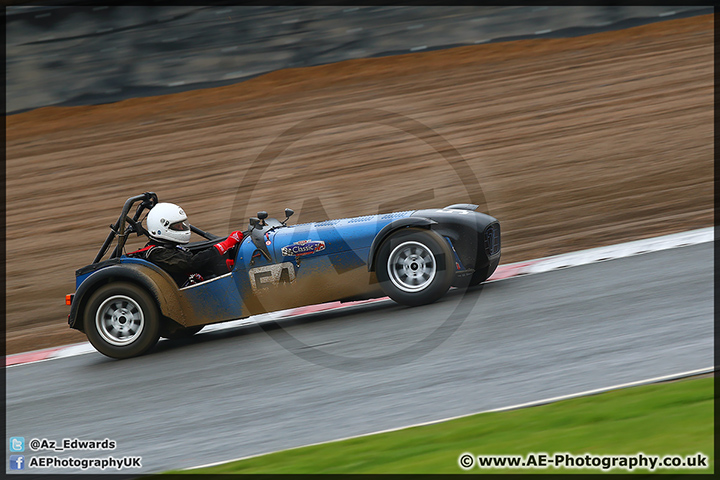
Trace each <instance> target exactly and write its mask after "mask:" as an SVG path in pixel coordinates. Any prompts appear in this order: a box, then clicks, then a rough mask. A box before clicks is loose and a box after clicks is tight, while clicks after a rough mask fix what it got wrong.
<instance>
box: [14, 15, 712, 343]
mask: <svg viewBox="0 0 720 480" xmlns="http://www.w3.org/2000/svg"><path fill="white" fill-rule="evenodd" d="M358 109H365V110H363V111H364V112H368V111H372V112H377V109H380V110H384V111H386V112H390V113H388V114H386V115H385V114H381V115H376V113H372V115H375V117H373V118H369V119H368V118H359V117H358V115H359V114H358ZM367 109H375V110H367ZM318 115H319V116H320V117H319V118H318V119H316V120H313V122H316V123H315V127H316V128H315V129H314V131H309V130H306V131H301V132H300V133H302V134H304V136H302V135H296V136H294V137H287V136H285V137H280V136H281V134H283V133H284V132H286V131H287V130H288V129H290V128H291V127H293V126H296V127H295V128H298V127H297V125H298V124H299V125H300V126H307V125H308V123H307V119H308V118H310V117H314V116H318ZM361 115H363V114H361ZM365 120H368V121H365ZM414 122H420V123H421V124H423V125H424V126H426V127H428V128H429V129H430V130H431V131H434V132H436V133H437V134H439V135H441V136H442V137H443V138H444V139H445V140H447V141H448V142H449V143H450V145H451V146H452V147H453V148H454V149H455V150H456V151H457V152H458V153H459V154H460V155H461V156H462V158H463V161H464V162H465V163H466V164H467V165H468V166H469V168H470V169H471V170H472V173H473V175H474V176H475V177H476V178H477V180H478V183H479V185H480V186H481V187H482V193H483V195H484V197H485V200H486V202H487V210H488V212H489V213H490V214H492V215H494V216H496V217H497V218H498V219H500V221H501V223H502V227H503V234H504V237H503V248H504V254H503V263H510V262H515V261H519V260H523V259H528V258H534V257H539V256H546V255H553V254H557V253H562V252H567V251H571V250H577V249H583V248H590V247H596V246H601V245H607V244H611V243H617V242H622V241H628V240H633V239H639V238H645V237H651V236H656V235H662V234H667V233H672V232H678V231H683V230H689V229H693V228H700V227H706V226H710V225H712V223H713V17H712V16H711V15H708V16H701V17H694V18H689V19H683V20H674V21H668V22H662V23H657V24H653V25H647V26H643V27H638V28H634V29H629V30H624V31H618V32H608V33H602V34H597V35H591V36H586V37H580V38H575V39H560V40H531V41H519V42H511V43H506V44H490V45H478V46H472V47H461V48H456V49H452V50H446V51H438V52H427V53H417V54H412V55H405V56H399V57H391V58H379V59H364V60H352V61H347V62H342V63H339V64H333V65H327V66H320V67H312V68H305V69H297V70H284V71H279V72H275V73H272V74H268V75H265V76H262V77H259V78H256V79H254V80H251V81H248V82H244V83H241V84H237V85H234V86H229V87H221V88H217V89H209V90H202V91H194V92H186V93H182V94H177V95H169V96H164V97H153V98H143V99H133V100H128V101H124V102H119V103H116V104H110V105H102V106H93V107H73V108H43V109H38V110H35V111H32V112H28V113H25V114H21V115H15V116H11V117H8V119H7V167H6V168H7V170H6V172H7V341H8V344H7V347H8V348H7V350H8V353H15V352H19V351H23V350H31V349H37V348H43V347H49V346H54V345H60V344H65V343H71V342H77V341H82V340H83V339H84V336H83V335H82V334H80V333H78V332H75V331H70V330H69V329H68V328H67V327H66V325H65V320H66V316H67V311H68V309H67V307H65V306H64V302H63V298H64V295H65V293H71V292H72V291H74V270H75V269H76V268H79V267H81V266H83V265H85V264H88V263H90V261H92V259H93V257H94V255H95V253H96V252H97V249H98V248H99V246H100V244H101V243H102V241H103V239H104V237H105V236H106V234H107V232H108V229H107V226H108V225H109V224H110V223H111V222H112V221H113V220H114V219H115V217H116V216H117V214H118V213H119V209H120V206H121V205H122V203H123V201H124V200H125V199H126V198H127V197H129V196H131V195H134V194H137V193H141V192H143V191H148V190H152V191H155V192H157V193H158V194H159V196H160V198H161V200H166V201H173V202H176V203H180V204H182V205H183V206H184V208H185V210H186V211H187V212H189V215H190V216H191V222H192V223H194V224H196V225H198V226H200V227H201V228H204V229H206V230H209V231H212V232H217V233H225V232H227V231H228V230H229V229H230V228H237V227H241V226H244V223H245V220H242V221H241V220H240V219H245V218H246V217H247V216H249V215H250V214H251V213H253V212H255V211H257V210H268V211H269V212H270V213H271V215H277V216H279V215H280V214H281V212H282V209H283V208H284V207H286V206H289V207H292V208H294V209H295V210H296V211H298V214H296V216H297V217H299V218H298V220H299V221H308V220H314V219H321V218H323V215H324V213H323V212H325V213H326V214H327V215H328V216H329V217H347V216H354V215H363V214H368V213H375V212H377V210H378V208H379V207H381V206H392V207H393V209H398V210H399V209H410V208H425V207H433V206H445V205H449V204H451V203H458V202H466V201H469V200H471V198H470V196H469V195H468V193H467V191H466V189H465V188H464V187H465V183H467V178H465V179H464V180H466V182H465V183H463V179H461V178H459V177H458V174H457V173H456V170H455V169H453V168H452V165H450V164H448V162H447V161H446V160H445V157H444V156H443V153H445V154H447V155H449V149H448V147H447V145H443V144H442V143H441V142H440V141H435V140H432V139H431V140H430V141H427V140H428V138H429V137H427V136H423V134H421V133H419V130H418V129H419V128H420V127H418V126H417V124H415V123H414ZM291 132H293V131H291ZM278 137H280V138H281V139H285V140H288V139H289V140H288V141H285V143H284V144H283V147H287V148H286V149H285V150H284V151H282V153H280V154H279V155H278V156H277V158H276V159H275V160H274V161H273V163H272V164H271V165H270V166H268V167H267V169H265V170H264V171H263V172H262V175H261V176H259V177H258V178H259V181H258V182H257V184H256V185H255V188H254V189H251V188H250V186H249V185H248V184H247V181H248V179H249V178H250V177H246V176H245V175H246V173H247V172H248V171H249V168H250V165H252V163H253V162H254V161H255V160H256V158H258V156H259V155H260V154H261V152H263V151H264V149H265V148H266V147H267V146H268V145H271V144H272V143H273V142H274V141H275V140H276V139H277V138H278ZM434 138H435V137H434ZM438 142H440V143H438ZM271 148H274V147H271ZM446 150H447V151H446ZM276 153H279V150H278V152H276ZM447 155H446V156H447ZM252 171H253V173H254V174H259V173H260V171H259V170H258V169H257V168H255V169H254V170H252ZM239 198H244V199H247V200H248V201H247V205H248V207H247V210H246V211H242V212H241V211H238V209H237V207H236V208H235V209H234V208H233V205H234V204H235V203H236V200H237V199H239ZM238 204H239V202H238ZM138 241H139V240H135V241H134V243H133V244H132V245H136V244H138ZM659 274H662V273H661V272H659Z"/></svg>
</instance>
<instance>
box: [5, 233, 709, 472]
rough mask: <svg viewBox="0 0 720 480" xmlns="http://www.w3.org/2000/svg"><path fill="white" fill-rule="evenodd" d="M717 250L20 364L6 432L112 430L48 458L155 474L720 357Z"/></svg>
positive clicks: (56, 434)
mask: <svg viewBox="0 0 720 480" xmlns="http://www.w3.org/2000/svg"><path fill="white" fill-rule="evenodd" d="M712 248H713V244H712V243H705V244H701V245H696V246H689V247H683V248H678V249H673V250H666V251H662V252H655V253H648V254H644V255H639V256H634V257H629V258H624V259H617V260H610V261H606V262H601V263H596V264H592V265H585V266H580V267H574V268H569V269H563V270H558V271H554V272H548V273H543V274H537V275H531V276H527V277H516V278H511V279H507V280H502V281H497V282H492V283H489V284H487V285H485V286H483V287H482V288H476V289H473V290H471V291H469V292H468V293H467V294H466V295H465V296H463V295H461V294H460V293H459V292H453V293H451V294H449V295H448V296H447V297H446V298H445V299H444V300H442V301H440V302H438V303H436V304H433V305H430V306H425V307H419V308H413V309H410V308H404V307H400V306H398V305H396V304H394V303H392V302H389V301H388V302H380V303H378V304H372V305H365V306H358V307H354V308H352V309H348V310H347V311H344V312H342V313H338V312H327V313H319V314H315V315H310V316H307V317H303V318H302V319H299V320H295V321H292V322H285V323H283V324H282V325H281V326H279V327H266V328H265V330H266V331H263V329H262V328H260V327H257V326H255V327H246V328H238V329H234V330H230V331H219V332H211V333H207V334H200V335H198V337H196V338H195V339H192V340H190V341H187V342H185V343H184V344H175V345H171V344H169V343H168V342H163V343H161V344H160V345H159V346H158V348H156V350H155V351H154V352H152V353H151V354H149V355H146V356H143V357H140V358H135V359H130V360H124V361H113V360H109V359H106V358H105V357H103V356H102V355H100V354H96V353H93V354H88V355H81V356H77V357H71V358H65V359H59V360H53V361H49V362H41V363H35V364H29V365H21V366H17V367H13V368H9V369H8V370H7V434H8V436H24V437H25V439H26V442H29V440H30V439H32V438H47V439H54V440H58V441H60V440H61V439H63V438H74V437H78V438H82V439H104V438H110V439H112V440H116V441H117V442H118V446H117V448H116V450H114V451H111V452H63V453H49V452H45V454H47V455H57V456H61V457H68V456H73V457H75V458H92V457H104V456H107V455H113V456H114V457H116V458H118V457H123V456H131V455H141V456H142V457H143V469H142V470H141V471H142V472H156V471H164V470H167V469H171V468H173V469H174V468H185V467H191V466H195V465H200V464H207V463H211V462H215V461H221V460H227V459H232V458H237V457H242V456H247V455H253V454H258V453H263V452H268V451H274V450H279V449H284V448H289V447H293V446H298V445H303V444H309V443H313V442H320V441H326V440H331V439H335V438H340V437H346V436H350V435H357V434H363V433H368V432H372V431H377V430H382V429H388V428H394V427H400V426H403V425H409V424H414V423H418V422H425V421H431V420H436V419H440V418H445V417H450V416H455V415H462V414H467V413H471V412H476V411H481V410H486V409H492V408H498V407H502V406H506V405H511V404H518V403H523V402H529V401H533V400H538V399H542V398H548V397H552V396H559V395H565V394H571V393H575V392H579V391H583V390H589V389H594V388H600V387H605V386H609V385H614V384H619V383H624V382H631V381H636V380H641V379H645V378H650V377H656V376H661V375H668V374H673V373H677V372H683V371H688V370H693V369H698V368H704V367H708V366H711V365H712V364H713V302H712V298H713V267H712V265H713V262H712V258H713V257H712V256H713V251H712ZM438 327H440V328H438ZM433 332H435V333H433ZM290 335H291V336H292V337H290ZM433 335H435V336H433ZM438 335H439V336H438ZM447 335H449V337H448V338H447V339H446V340H445V341H444V342H443V343H441V344H440V345H435V343H433V342H434V340H433V339H436V338H440V339H442V337H443V336H447ZM428 336H430V337H429V338H430V339H429V340H428ZM293 338H294V339H295V340H292V339H293ZM423 339H425V340H423ZM301 343H302V344H304V345H301ZM40 453H42V452H38V453H33V452H29V451H26V453H25V454H26V459H28V460H29V457H31V456H33V455H39V454H40ZM6 465H7V463H6ZM6 468H7V467H6ZM51 471H52V472H54V473H72V472H73V470H67V469H66V470H60V469H58V470H45V471H43V473H50V472H51ZM137 472H138V471H137V470H135V471H131V472H128V473H137ZM38 473H39V472H38ZM105 473H109V472H108V471H106V472H105Z"/></svg>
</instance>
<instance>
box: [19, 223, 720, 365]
mask: <svg viewBox="0 0 720 480" xmlns="http://www.w3.org/2000/svg"><path fill="white" fill-rule="evenodd" d="M714 232H715V230H714V227H708V228H702V229H700V230H691V231H689V232H681V233H674V234H671V235H664V236H662V237H654V238H646V239H644V240H636V241H632V242H626V243H620V244H617V245H610V246H607V247H598V248H591V249H589V250H581V251H578V252H571V253H565V254H561V255H555V256H552V257H544V258H539V259H535V260H529V261H525V262H517V263H511V264H508V265H501V266H500V267H498V270H497V271H496V272H495V273H494V274H493V276H492V277H490V279H489V280H488V281H490V282H497V281H501V280H505V279H507V278H512V277H515V276H518V275H532V274H535V273H544V272H549V271H552V270H558V269H561V268H570V267H577V266H580V265H587V264H590V263H594V262H600V261H606V260H612V259H617V258H625V257H630V256H634V255H641V254H644V253H651V252H658V251H661V250H668V249H672V248H679V247H685V246H689V245H697V244H700V243H707V242H712V241H714V239H715V238H714V235H715V233H714ZM379 301H390V300H388V298H387V297H383V298H376V299H370V300H361V301H358V302H348V303H344V304H339V302H334V303H338V305H336V306H329V305H328V304H324V305H315V306H310V307H300V308H293V309H288V310H282V311H279V312H271V313H264V314H261V315H254V316H252V317H248V318H243V319H239V320H233V321H230V322H222V323H217V324H213V325H208V326H207V327H205V328H204V329H203V331H202V332H201V333H200V335H202V334H203V333H207V332H214V331H221V330H227V329H230V328H236V327H240V326H246V325H261V324H263V323H266V322H274V321H277V320H280V319H282V318H287V317H298V316H301V315H306V314H310V313H317V312H320V311H326V310H337V309H341V308H351V307H354V306H357V305H360V304H363V303H375V302H379ZM45 350H47V351H48V352H49V353H48V354H47V356H46V357H45V358H39V359H38V357H42V354H43V352H44V351H45ZM94 351H95V349H94V348H93V347H92V345H90V343H88V342H83V343H78V344H74V345H68V346H67V347H66V348H53V349H44V350H36V351H32V352H25V353H18V354H15V355H8V356H7V357H5V358H6V361H5V363H6V368H10V367H17V366H19V365H29V364H31V363H38V362H44V361H48V360H54V359H57V358H66V357H74V356H77V355H84V354H87V353H92V352H94ZM23 358H27V359H28V361H24V360H23ZM8 361H10V362H11V363H12V362H17V363H14V364H12V365H7V363H8Z"/></svg>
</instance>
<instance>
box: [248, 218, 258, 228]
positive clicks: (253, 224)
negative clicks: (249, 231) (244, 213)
mask: <svg viewBox="0 0 720 480" xmlns="http://www.w3.org/2000/svg"><path fill="white" fill-rule="evenodd" d="M258 225H260V219H259V218H255V217H250V226H251V227H252V228H257V227H258Z"/></svg>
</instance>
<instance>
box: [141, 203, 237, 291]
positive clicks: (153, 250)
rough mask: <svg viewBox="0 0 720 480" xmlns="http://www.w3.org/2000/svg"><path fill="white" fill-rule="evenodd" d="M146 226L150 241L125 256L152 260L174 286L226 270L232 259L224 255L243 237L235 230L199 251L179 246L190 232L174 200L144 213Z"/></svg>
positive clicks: (186, 241) (230, 266)
mask: <svg viewBox="0 0 720 480" xmlns="http://www.w3.org/2000/svg"><path fill="white" fill-rule="evenodd" d="M147 227H148V233H149V234H150V241H149V242H148V243H147V245H145V247H144V248H141V249H140V250H137V251H135V252H131V253H129V254H128V256H130V257H136V258H143V259H145V260H148V261H150V262H152V263H154V264H155V265H157V266H159V267H160V268H162V269H163V270H165V271H166V272H167V273H169V274H170V276H171V277H172V278H173V280H175V283H177V284H178V286H184V285H185V284H186V283H187V282H188V279H189V278H190V277H194V281H198V280H199V281H202V280H203V278H202V277H203V276H210V275H223V274H225V273H227V272H229V271H230V270H231V269H232V267H233V264H234V262H233V259H226V258H225V257H224V255H225V254H226V253H227V252H228V250H230V249H231V248H232V247H234V246H235V245H237V244H238V243H240V242H241V241H242V239H243V234H242V232H239V231H235V232H232V233H231V234H230V236H228V238H227V239H226V240H223V241H222V242H219V243H216V244H215V245H212V246H210V247H208V248H205V249H203V250H200V251H199V252H191V251H190V250H188V249H187V248H185V247H183V245H184V244H187V243H188V242H189V241H190V234H191V232H190V226H189V225H188V223H187V215H186V214H185V211H184V210H183V209H182V208H180V207H179V206H177V205H175V204H174V203H158V204H157V205H155V206H154V207H153V208H152V210H150V213H148V216H147ZM197 275H199V276H200V278H197ZM194 281H191V282H190V283H195V282H194Z"/></svg>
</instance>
